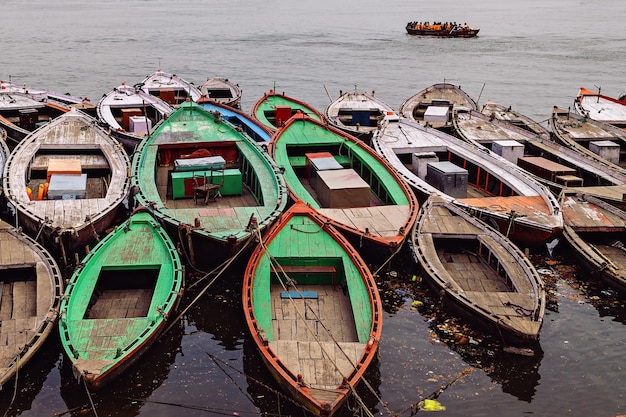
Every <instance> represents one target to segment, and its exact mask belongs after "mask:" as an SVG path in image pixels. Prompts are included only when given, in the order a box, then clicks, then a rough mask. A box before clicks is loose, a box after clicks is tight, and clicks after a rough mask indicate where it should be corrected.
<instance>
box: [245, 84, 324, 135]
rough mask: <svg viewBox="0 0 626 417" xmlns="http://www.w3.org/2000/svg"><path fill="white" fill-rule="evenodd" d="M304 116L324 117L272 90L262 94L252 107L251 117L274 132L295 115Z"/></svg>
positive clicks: (305, 105) (303, 104) (298, 101)
mask: <svg viewBox="0 0 626 417" xmlns="http://www.w3.org/2000/svg"><path fill="white" fill-rule="evenodd" d="M298 112H299V113H302V114H306V115H307V116H309V117H311V118H313V119H315V120H322V119H323V118H324V116H323V115H322V113H320V111H319V110H317V109H315V108H314V107H313V106H311V105H309V104H307V103H305V102H304V101H301V100H298V99H296V98H293V97H289V96H287V95H285V93H277V92H276V91H274V90H270V91H269V92H267V93H265V94H263V97H261V98H260V99H258V100H257V101H256V103H254V105H253V106H252V111H251V114H252V117H254V118H255V119H257V120H258V121H260V122H261V123H263V124H264V125H265V126H266V127H267V128H268V129H270V130H272V131H275V130H276V129H278V128H279V127H281V126H283V125H284V124H285V123H286V122H287V120H289V118H290V117H291V116H293V115H295V114H296V113H298Z"/></svg>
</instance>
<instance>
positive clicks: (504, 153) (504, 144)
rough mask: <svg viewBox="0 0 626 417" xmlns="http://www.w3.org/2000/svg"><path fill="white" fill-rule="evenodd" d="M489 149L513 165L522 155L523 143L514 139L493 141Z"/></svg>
mask: <svg viewBox="0 0 626 417" xmlns="http://www.w3.org/2000/svg"><path fill="white" fill-rule="evenodd" d="M491 150H492V151H494V152H495V153H497V154H498V155H500V156H501V157H503V158H504V159H506V160H507V161H509V162H512V163H513V164H515V165H517V160H518V159H520V158H522V157H524V145H523V144H521V143H519V142H518V141H516V140H498V141H495V142H493V145H492V146H491Z"/></svg>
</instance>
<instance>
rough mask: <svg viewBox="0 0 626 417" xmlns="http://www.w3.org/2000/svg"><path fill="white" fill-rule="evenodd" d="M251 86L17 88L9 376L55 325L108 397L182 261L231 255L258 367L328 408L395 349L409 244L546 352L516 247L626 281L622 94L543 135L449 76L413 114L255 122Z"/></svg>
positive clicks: (2, 306)
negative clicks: (400, 277) (388, 324)
mask: <svg viewBox="0 0 626 417" xmlns="http://www.w3.org/2000/svg"><path fill="white" fill-rule="evenodd" d="M240 97H241V89H240V88H239V87H238V86H237V85H236V84H232V83H231V82H229V81H228V80H226V79H223V78H219V77H218V78H215V79H211V80H210V82H207V83H205V84H204V85H203V86H201V87H200V88H196V87H195V86H194V85H193V84H191V83H188V82H186V81H184V80H183V79H181V78H179V77H177V76H176V75H174V74H168V73H165V72H162V71H160V70H159V71H157V72H156V73H154V74H152V75H151V76H148V77H146V79H144V80H143V81H142V82H140V83H138V84H135V85H133V86H132V87H131V86H127V85H125V84H122V85H120V86H118V87H116V88H115V89H113V90H112V91H110V92H109V93H107V94H105V95H104V96H103V97H102V99H101V100H100V101H99V102H98V103H97V104H96V105H92V104H91V103H90V102H89V101H87V100H85V99H80V98H75V97H72V96H69V95H62V94H55V93H51V92H48V91H45V90H33V89H28V88H25V87H17V86H14V85H12V84H11V83H4V82H3V83H2V90H0V126H1V127H0V133H2V135H3V139H4V140H2V141H1V144H2V145H3V147H2V151H3V152H2V165H3V168H4V169H3V179H2V180H3V181H2V184H3V190H2V191H3V203H4V204H3V205H4V206H5V208H8V210H5V213H7V214H10V216H7V222H3V223H2V228H1V231H3V236H7V237H3V238H2V242H3V247H4V245H5V243H4V242H5V241H6V242H8V243H7V245H10V246H11V253H13V251H14V250H15V251H19V253H23V256H22V257H19V258H17V257H15V258H14V257H13V256H12V257H11V259H10V260H7V261H6V264H3V265H2V267H3V268H4V269H14V270H17V271H19V274H17V275H16V276H18V277H19V278H15V277H14V276H11V278H10V279H7V280H3V281H2V284H3V291H2V297H1V298H0V318H1V320H2V324H3V325H2V326H1V329H0V335H1V336H2V337H3V338H4V339H8V340H16V343H15V349H14V350H12V351H9V350H7V349H5V350H3V352H5V353H4V354H3V356H2V358H1V359H2V361H3V364H2V369H3V373H2V375H0V383H2V384H5V383H7V381H9V380H10V378H12V376H13V375H14V374H15V372H16V370H17V368H19V366H22V365H23V364H24V363H25V362H26V359H28V358H29V357H30V356H32V355H33V354H34V353H35V352H36V351H37V349H38V348H39V346H40V344H41V343H42V342H43V340H45V338H46V336H47V334H48V333H50V329H51V325H54V324H55V323H56V322H57V319H58V327H59V334H60V337H61V341H62V345H63V347H64V350H65V353H66V354H67V357H68V358H69V359H70V360H71V362H72V364H73V370H74V374H75V376H76V378H77V379H78V380H80V381H82V382H84V383H85V384H87V386H88V387H89V388H90V389H92V390H96V389H99V388H101V387H102V386H104V385H106V384H107V383H109V382H110V381H112V380H114V379H115V378H116V377H118V376H119V375H120V374H121V373H122V372H123V371H124V370H125V369H127V368H128V367H130V366H132V364H133V363H134V362H135V361H136V360H138V358H139V357H140V355H141V353H143V352H144V351H145V350H147V349H148V348H149V346H150V345H151V344H152V343H153V342H154V341H156V340H157V339H158V337H159V336H160V335H161V334H162V332H163V331H165V329H166V328H167V324H168V322H169V321H170V320H175V318H176V317H177V314H178V312H179V311H180V309H181V306H180V303H181V300H182V295H183V292H184V289H185V283H184V279H185V268H192V269H193V270H196V271H204V272H208V271H214V272H215V271H219V272H218V273H222V272H223V271H224V270H226V269H227V267H228V266H229V265H230V264H231V263H232V262H233V261H234V260H235V261H241V262H245V263H246V264H247V266H246V268H245V273H244V280H243V286H242V296H243V305H244V310H245V317H246V321H247V324H248V328H249V330H250V333H251V336H252V338H253V339H254V340H255V342H256V344H257V347H258V349H259V351H260V352H261V355H262V357H263V360H264V361H265V363H266V365H267V366H268V368H269V369H270V371H271V372H272V374H273V375H274V376H275V377H276V378H277V380H278V381H279V383H280V384H281V385H283V387H284V388H285V389H286V390H287V391H288V392H289V393H290V394H291V395H292V396H293V397H294V398H295V399H297V400H298V401H299V403H300V404H301V405H302V406H303V407H304V408H306V409H308V410H309V411H311V412H313V413H315V414H317V415H325V416H329V415H332V414H333V413H334V412H335V411H336V410H337V409H338V408H339V407H340V406H341V405H342V404H343V403H344V402H345V401H346V398H347V397H348V396H349V395H350V394H351V392H352V390H353V389H354V387H355V386H356V385H357V384H358V382H359V381H360V380H361V379H362V378H363V375H364V372H365V371H366V370H367V367H368V365H369V364H370V363H371V362H372V361H373V360H374V359H375V356H376V353H377V347H378V344H379V343H380V342H381V334H382V305H381V299H380V296H379V294H378V289H377V287H376V283H375V280H374V277H373V275H372V272H371V271H370V269H369V268H368V264H370V263H378V264H381V263H383V262H385V261H386V260H387V259H388V258H390V257H392V256H393V255H394V254H395V253H397V251H399V250H400V249H401V248H402V247H403V246H404V245H405V243H406V242H408V243H409V247H410V248H411V251H412V253H413V255H414V258H415V261H416V268H417V267H419V268H420V271H421V273H423V275H424V276H425V278H426V281H427V282H429V283H430V284H431V286H432V287H433V288H435V289H436V290H437V291H438V292H439V291H441V294H442V296H443V297H444V301H446V302H447V305H449V306H450V307H451V308H453V309H454V311H458V312H459V314H462V315H465V316H466V317H467V319H468V320H469V321H470V322H471V323H472V324H474V325H476V326H477V327H479V328H481V329H483V330H485V331H489V332H492V333H493V334H495V335H499V336H501V338H502V342H503V344H504V346H505V347H506V348H510V349H511V351H514V350H515V351H517V352H523V353H529V352H532V349H533V348H534V347H536V345H537V343H538V340H539V333H540V329H541V325H542V322H543V316H544V312H545V303H546V301H545V286H544V283H543V282H542V279H541V277H540V276H539V274H538V273H537V271H536V270H535V268H534V267H533V265H532V264H531V263H530V262H529V260H528V259H527V257H526V256H525V255H524V253H523V252H522V251H521V250H520V247H521V248H526V247H530V246H543V245H545V244H546V243H548V242H551V241H553V240H555V239H559V240H561V241H563V244H569V245H571V246H572V247H573V248H574V249H575V252H576V253H577V254H578V255H579V256H580V257H581V258H582V259H583V260H584V261H585V262H586V264H587V265H588V266H589V267H590V269H591V270H592V271H593V272H595V273H597V275H598V276H600V277H602V278H604V279H605V280H606V282H607V283H608V284H610V285H612V286H614V287H615V288H617V289H621V290H623V289H625V288H626V276H625V275H624V273H623V271H624V270H625V269H626V268H625V267H626V251H625V250H624V248H625V247H626V246H625V245H624V243H623V234H624V230H625V228H626V214H625V213H624V212H623V211H622V209H623V207H624V204H623V195H625V194H624V190H626V185H625V184H624V182H626V170H625V167H626V156H625V155H626V132H624V130H622V128H623V127H624V126H625V124H626V122H625V121H626V115H625V114H626V103H624V101H623V100H620V99H611V98H608V97H605V96H603V95H600V94H599V93H598V94H596V93H593V92H590V91H588V90H585V89H581V91H580V94H579V96H578V97H577V98H576V101H575V111H574V112H572V111H570V109H560V108H556V107H555V108H554V109H553V111H552V114H551V116H550V118H549V120H548V121H549V126H550V130H548V129H547V128H546V127H544V126H543V125H541V124H540V123H537V122H535V121H533V120H532V119H530V118H529V117H527V116H525V115H523V114H520V113H518V112H516V111H514V110H512V109H511V107H506V106H502V105H499V104H497V103H492V102H487V103H485V105H483V106H482V107H481V108H480V109H479V108H478V104H477V103H476V101H474V100H473V99H472V98H471V97H470V96H469V95H467V94H466V93H465V92H464V91H463V90H461V89H460V87H458V86H455V85H452V84H448V83H441V84H435V85H433V86H431V87H428V88H426V89H424V90H423V91H420V92H418V93H416V94H415V95H413V96H411V97H410V98H408V99H407V100H406V101H405V102H404V103H403V104H402V105H401V106H400V108H399V109H398V111H396V110H394V109H393V108H391V107H390V106H388V105H387V104H386V103H384V102H383V101H381V100H379V99H378V98H377V97H375V95H374V94H373V93H372V94H369V93H366V92H361V91H356V90H355V91H349V92H345V93H344V92H341V93H340V95H339V97H338V98H337V99H336V100H334V101H332V102H331V103H330V104H329V105H328V106H327V108H326V109H325V110H324V111H323V112H322V111H319V110H317V109H315V108H314V107H312V106H310V105H308V104H307V103H306V102H304V101H301V100H298V99H296V98H292V97H289V96H287V95H285V94H284V93H277V92H275V91H269V92H268V93H266V94H264V96H263V97H261V98H259V99H258V100H257V101H256V102H255V104H254V106H253V108H252V110H251V112H250V114H248V113H245V112H243V111H242V110H240V109H239V102H240ZM619 106H621V107H619ZM608 115H610V116H608ZM605 116H606V117H609V119H610V120H609V119H602V117H605ZM22 230H23V231H24V232H26V233H22V232H21V231H22ZM18 248H20V249H18ZM53 258H56V259H59V260H61V262H63V266H64V267H65V271H70V273H71V278H70V279H69V280H68V282H67V285H65V286H64V284H63V279H62V273H61V272H60V269H59V267H58V266H57V265H56V261H55V260H54V259H53ZM42 293H43V294H42ZM22 299H24V300H26V305H27V307H23V305H24V303H23V302H21V301H20V304H19V306H20V307H19V308H17V307H16V306H17V305H18V304H17V300H22ZM8 320H11V321H13V322H15V323H20V324H23V328H19V329H17V328H16V326H8V325H5V321H8ZM319 323H323V325H321V326H320V325H318V324H319ZM10 329H13V334H12V335H9V334H8V333H7V332H9V331H11V330H10ZM5 333H7V334H5ZM16 334H19V337H16V336H15V335H16ZM24 338H26V339H24ZM22 339H23V340H22ZM24 346H28V347H29V348H24Z"/></svg>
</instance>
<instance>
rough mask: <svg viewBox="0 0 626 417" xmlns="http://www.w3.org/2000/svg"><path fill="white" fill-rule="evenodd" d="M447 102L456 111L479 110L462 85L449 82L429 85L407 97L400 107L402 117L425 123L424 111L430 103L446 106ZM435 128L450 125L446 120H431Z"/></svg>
mask: <svg viewBox="0 0 626 417" xmlns="http://www.w3.org/2000/svg"><path fill="white" fill-rule="evenodd" d="M446 103H447V104H448V105H449V106H451V107H452V110H451V111H453V112H455V111H470V110H477V106H476V102H475V101H474V99H473V98H471V97H470V96H469V95H468V94H467V93H466V92H465V91H463V90H462V89H461V87H460V86H456V85H453V84H449V83H437V84H433V85H431V86H430V87H427V88H425V89H423V90H421V91H419V92H417V93H415V94H414V95H412V96H411V97H409V98H408V99H406V100H405V101H404V102H403V103H402V104H401V105H400V109H399V111H398V112H399V113H400V115H401V116H402V117H406V118H408V119H410V120H414V121H416V122H418V123H422V124H424V123H425V122H424V112H425V111H426V109H427V108H428V106H429V105H434V106H437V105H439V106H444V107H446ZM429 125H430V126H432V127H435V128H439V127H444V126H446V125H448V121H445V122H429Z"/></svg>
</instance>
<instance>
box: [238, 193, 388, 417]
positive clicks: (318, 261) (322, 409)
mask: <svg viewBox="0 0 626 417" xmlns="http://www.w3.org/2000/svg"><path fill="white" fill-rule="evenodd" d="M299 239H304V240H305V242H303V243H302V244H296V240H299ZM288 242H291V244H288ZM320 245H321V246H320ZM320 247H324V250H323V251H319V250H318V249H317V248H320ZM321 271H326V272H321ZM328 271H332V275H331V276H329V275H327V274H328ZM267 272H269V274H268V273H267ZM283 274H284V275H283ZM270 275H271V276H270ZM290 275H291V276H294V277H295V276H297V277H298V278H297V279H298V281H297V282H295V281H291V282H295V284H294V286H291V287H289V290H288V291H281V290H282V288H283V287H281V286H280V285H278V284H277V282H279V281H281V280H283V279H285V278H287V279H289V278H288V277H289V276H290ZM344 287H345V288H346V289H347V291H342V288H344ZM267 296H269V297H270V300H266V297H267ZM305 298H306V299H305ZM318 298H319V299H320V302H319V303H320V304H319V305H318V303H317V300H318ZM347 299H350V302H349V303H348V305H347V306H346V302H347ZM268 301H269V304H268ZM243 303H244V311H245V317H246V323H247V325H248V328H249V330H250V334H251V336H252V338H253V340H254V342H255V344H256V346H257V349H258V350H259V352H260V354H261V356H262V358H263V362H264V363H265V365H266V366H267V368H268V369H269V371H270V373H271V374H272V375H273V377H274V378H275V379H276V380H277V381H278V383H279V384H280V385H281V386H282V387H283V388H284V389H285V390H287V391H288V392H289V393H290V394H291V396H292V397H293V398H294V399H295V400H296V401H298V403H299V404H300V405H301V406H303V407H304V408H306V409H307V410H309V411H310V412H311V413H313V414H314V415H316V416H324V417H328V416H331V415H333V414H334V413H335V412H336V411H337V410H338V409H339V407H341V405H342V404H343V403H344V402H345V401H346V399H347V397H348V396H349V394H350V392H351V391H352V390H353V389H354V388H355V387H356V385H357V383H358V382H359V381H360V380H361V378H362V377H363V375H364V373H365V371H366V369H367V368H368V366H369V365H370V364H371V363H372V362H373V360H374V359H375V358H376V354H377V344H378V340H379V338H380V335H381V331H382V306H381V303H380V297H379V295H378V291H377V289H376V284H375V282H374V280H373V277H372V275H371V273H370V272H369V270H368V269H367V267H366V265H365V263H364V262H363V260H362V259H361V258H360V256H359V254H358V253H357V252H356V250H355V249H354V248H352V247H351V246H350V245H349V243H348V242H347V241H345V239H344V238H343V237H342V236H341V235H340V234H339V233H338V231H337V230H335V229H334V228H333V227H332V226H330V225H328V224H326V222H325V219H324V218H323V217H322V216H319V215H318V214H317V213H316V212H315V211H314V210H313V209H311V208H310V207H308V206H307V205H305V204H304V203H302V202H296V203H295V204H294V206H292V207H291V208H290V209H288V210H287V212H286V213H284V214H283V215H282V216H281V218H280V220H279V221H278V222H277V223H276V224H275V225H274V226H273V227H272V228H270V229H269V230H268V232H267V234H266V236H265V237H264V239H263V242H262V243H260V244H259V245H258V246H257V247H256V248H255V250H254V252H253V254H252V256H251V257H250V260H249V262H248V265H247V267H246V272H245V274H244V291H243ZM303 303H305V304H303ZM305 305H306V306H308V308H307V312H306V317H305V316H304V315H303V314H304V313H303V312H301V313H299V312H298V311H301V310H299V309H300V308H302V307H304V306H305ZM322 305H332V306H334V308H335V311H336V313H334V314H331V315H327V313H326V314H325V313H324V312H323V308H322V307H321V306H322ZM356 306H360V307H358V308H357V307H356ZM345 307H347V308H348V310H343V309H344V308H345ZM318 309H319V310H318ZM281 311H282V312H283V313H285V314H283V313H281ZM288 312H289V313H288ZM275 314H278V315H279V316H280V318H279V319H278V320H280V321H281V323H282V324H281V323H278V322H277V323H276V324H274V323H273V321H275V320H272V318H271V317H273V316H274V315H275ZM337 315H341V316H342V317H344V318H342V319H341V320H339V321H335V320H334V319H333V316H337ZM292 319H295V321H293V320H292ZM311 319H313V320H317V321H318V322H320V323H322V321H323V323H322V325H320V326H315V328H311V327H310V324H308V321H310V320H311ZM320 320H322V321H320ZM288 323H292V324H293V325H294V326H296V327H299V328H302V329H303V331H298V332H295V333H294V332H293V331H292V330H288V328H293V327H292V326H290V325H289V324H288ZM337 326H338V327H337ZM354 326H355V327H354ZM304 329H307V330H304ZM326 332H329V333H331V334H333V335H334V337H330V338H329V337H328V334H327V333H326ZM309 345H310V346H309ZM290 346H291V347H296V351H295V352H292V351H291V348H290ZM297 346H303V348H302V349H299V348H297ZM304 347H306V349H304ZM320 349H321V350H320ZM337 349H339V350H337ZM318 350H319V353H322V352H326V353H325V355H322V356H320V357H319V358H318V359H316V360H315V363H316V366H315V367H314V368H315V369H312V368H311V367H308V366H305V365H304V364H306V363H311V362H310V361H311V360H312V359H313V358H312V357H309V356H310V355H311V353H310V352H316V351H318ZM290 352H291V353H290ZM340 352H341V353H340ZM336 354H337V356H335V355H336ZM342 354H343V355H347V358H343V357H340V356H341V355H342ZM314 355H317V354H314ZM329 355H330V356H329ZM315 357H317V356H315ZM324 357H325V358H326V359H323V358H324ZM329 358H336V359H329Z"/></svg>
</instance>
